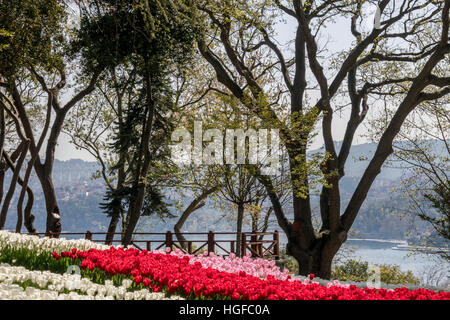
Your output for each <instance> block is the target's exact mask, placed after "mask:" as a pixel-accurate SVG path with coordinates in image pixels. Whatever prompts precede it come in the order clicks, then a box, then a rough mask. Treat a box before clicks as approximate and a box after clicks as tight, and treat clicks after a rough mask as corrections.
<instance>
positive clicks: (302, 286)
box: [0, 231, 450, 300]
mask: <svg viewBox="0 0 450 320" xmlns="http://www.w3.org/2000/svg"><path fill="white" fill-rule="evenodd" d="M2 262H3V263H8V264H12V265H20V266H23V267H25V268H26V270H41V271H36V272H38V273H32V272H31V273H30V275H29V276H28V277H31V278H24V277H23V276H20V277H19V278H11V277H9V278H6V276H3V280H4V279H9V280H4V281H2V278H1V277H0V298H2V290H3V292H4V290H7V289H5V288H4V286H14V288H15V289H11V290H16V291H17V290H19V291H18V294H19V296H20V295H21V294H22V295H23V292H22V293H20V290H22V291H23V290H25V292H26V290H28V291H30V292H31V291H32V292H31V293H30V292H29V293H30V294H32V295H33V296H36V295H37V296H39V294H40V293H39V291H36V290H41V291H42V290H44V291H50V292H53V293H47V292H46V293H45V294H43V295H44V296H45V295H46V294H47V295H48V294H51V295H53V296H54V297H55V298H54V299H59V298H69V299H70V298H74V299H75V298H76V299H78V298H84V297H85V298H87V299H97V298H99V299H102V298H108V299H109V298H114V299H149V298H151V299H162V298H169V299H180V297H183V298H186V299H242V300H255V299H258V300H261V299H276V300H283V299H289V300H291V299H295V300H304V299H307V300H320V299H324V300H398V299H401V300H421V299H427V300H450V292H434V291H432V290H426V289H416V290H408V289H407V288H398V289H390V290H386V289H379V290H377V289H374V288H365V289H360V288H357V287H356V286H353V285H348V284H341V283H339V282H338V281H334V282H330V283H328V285H326V286H323V285H320V284H319V283H316V282H314V281H313V278H314V276H313V275H311V276H310V279H307V280H304V281H299V280H297V279H292V278H291V277H290V276H289V275H288V273H287V271H284V272H281V271H280V270H279V268H278V267H277V266H276V265H275V264H274V262H273V261H266V260H263V259H251V258H250V257H248V256H246V257H243V258H237V257H235V256H233V255H231V256H230V257H227V258H224V257H221V256H217V255H214V254H209V255H208V254H205V255H200V256H193V255H187V254H184V253H182V252H181V251H180V250H175V251H170V250H167V251H165V250H158V251H153V252H148V251H146V250H143V251H139V250H136V249H133V248H128V249H127V248H122V247H120V246H119V247H107V246H103V245H95V244H93V243H92V242H89V241H86V240H65V239H48V238H41V239H39V238H37V237H32V236H26V235H18V234H14V233H9V232H4V231H0V263H2ZM70 265H76V266H79V267H80V270H81V277H82V279H78V280H72V278H68V279H69V280H67V279H66V280H63V278H58V277H64V276H66V275H63V273H64V272H65V271H66V270H67V267H68V266H70ZM0 270H1V269H0ZM45 270H47V271H50V272H51V274H55V276H54V277H55V279H59V280H55V281H56V282H57V283H59V285H56V287H55V285H54V284H53V283H52V282H51V281H53V280H48V279H50V278H51V277H53V276H50V275H49V274H50V273H45V272H43V273H42V271H45ZM33 272H34V271H33ZM39 272H41V273H39ZM19 273H20V272H19ZM0 274H1V272H0ZM5 274H6V273H5ZM22 274H23V273H22ZM43 278H45V279H47V282H45V281H44V280H39V279H43ZM11 279H15V280H11ZM18 279H22V280H23V279H25V280H23V281H22V282H21V281H19V280H18ZM32 279H34V280H32ZM64 279H65V278H64ZM5 281H6V282H5ZM58 281H59V282H58ZM67 281H68V282H67ZM74 281H75V282H74ZM77 281H81V282H77ZM83 281H84V282H83ZM86 281H87V282H86ZM74 283H79V284H81V283H85V285H84V287H83V288H84V289H82V290H81V289H80V288H77V287H73V286H74ZM88 283H90V285H88ZM24 284H25V285H24ZM17 285H18V286H19V287H17ZM28 285H31V287H30V286H28ZM50 285H52V286H53V287H49V286H50ZM26 286H28V287H26ZM95 286H99V287H96V288H99V289H96V291H95V292H97V294H94V295H93V294H92V290H93V289H90V291H89V289H87V288H88V287H90V288H93V287H95ZM25 287H26V288H25ZM73 288H75V289H74V290H73V291H71V290H69V289H73ZM114 288H115V289H114ZM105 290H109V291H108V292H109V294H105V292H107V291H105ZM114 290H116V291H114ZM117 290H118V291H117ZM123 290H125V291H123ZM69 291H70V292H69ZM36 292H37V293H36ZM99 292H100V294H98V293H99ZM113 292H115V293H114V294H112V293H113ZM55 294H57V295H56V296H55ZM152 294H153V296H152ZM70 295H71V296H70Z"/></svg>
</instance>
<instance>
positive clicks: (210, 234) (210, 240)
mask: <svg viewBox="0 0 450 320" xmlns="http://www.w3.org/2000/svg"><path fill="white" fill-rule="evenodd" d="M210 252H214V232H212V231H210V232H208V253H210Z"/></svg>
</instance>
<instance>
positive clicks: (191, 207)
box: [173, 187, 218, 249]
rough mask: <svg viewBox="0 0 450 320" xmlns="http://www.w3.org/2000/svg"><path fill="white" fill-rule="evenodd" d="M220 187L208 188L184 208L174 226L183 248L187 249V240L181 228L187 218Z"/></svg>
mask: <svg viewBox="0 0 450 320" xmlns="http://www.w3.org/2000/svg"><path fill="white" fill-rule="evenodd" d="M217 189H218V187H213V188H210V189H208V190H205V191H203V193H202V194H201V195H200V196H198V197H197V198H195V199H194V200H193V201H192V202H191V204H190V205H189V206H188V207H187V208H186V210H184V212H183V214H182V215H181V217H180V218H179V219H178V221H177V223H176V224H175V226H174V227H173V229H174V231H175V236H176V237H177V240H178V242H179V243H180V246H181V247H182V248H183V249H187V241H186V239H185V238H184V237H183V235H182V234H181V228H183V225H184V223H185V222H186V220H187V218H189V216H190V215H191V213H193V212H194V211H196V210H198V209H200V208H201V207H203V206H204V205H205V203H206V198H207V197H208V196H209V195H210V194H211V193H213V192H215V191H216V190H217Z"/></svg>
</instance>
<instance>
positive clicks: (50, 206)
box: [35, 163, 61, 238]
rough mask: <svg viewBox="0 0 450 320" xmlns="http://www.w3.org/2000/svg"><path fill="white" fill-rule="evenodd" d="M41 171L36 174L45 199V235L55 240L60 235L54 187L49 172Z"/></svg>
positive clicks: (58, 212) (59, 217)
mask: <svg viewBox="0 0 450 320" xmlns="http://www.w3.org/2000/svg"><path fill="white" fill-rule="evenodd" d="M35 165H36V163H35ZM35 169H36V167H35ZM42 171H43V170H42ZM42 171H41V170H36V173H37V176H38V178H39V180H40V182H41V186H42V192H43V193H44V199H45V207H46V211H47V223H46V231H45V235H46V236H50V237H54V238H57V237H59V234H60V233H61V216H60V210H59V207H58V202H57V199H56V192H55V187H54V186H53V182H52V177H51V172H42Z"/></svg>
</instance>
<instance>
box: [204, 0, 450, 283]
mask: <svg viewBox="0 0 450 320" xmlns="http://www.w3.org/2000/svg"><path fill="white" fill-rule="evenodd" d="M371 4H372V2H370V1H357V0H353V1H347V0H345V1H328V0H323V1H319V0H317V1H307V2H302V1H278V0H274V1H251V2H247V1H246V2H243V1H232V0H228V1H203V2H200V4H199V5H198V7H199V10H200V11H201V12H203V13H204V17H205V19H209V21H210V23H211V24H212V25H213V26H214V28H211V29H209V30H208V31H209V32H206V33H205V34H204V37H203V39H201V40H199V41H198V47H199V51H200V52H201V54H202V55H203V57H204V58H205V59H206V60H207V61H208V62H209V64H210V65H211V67H212V68H213V69H214V71H215V72H216V77H217V79H218V81H219V82H220V83H221V84H222V89H223V91H224V94H225V95H227V96H234V97H235V98H237V99H239V100H240V101H241V103H242V104H243V105H244V106H245V107H246V108H247V110H249V111H251V112H253V113H254V114H256V115H258V116H260V117H261V119H262V120H263V121H264V122H265V124H266V125H271V126H272V127H276V128H278V129H279V130H280V136H281V139H282V142H283V144H284V146H285V147H286V149H287V153H288V155H289V163H290V173H291V181H292V189H293V196H292V199H293V200H292V207H293V211H294V219H293V221H290V220H289V219H288V218H287V216H286V214H285V212H284V210H283V208H282V206H281V205H280V201H279V199H278V196H277V195H276V193H275V192H274V188H273V185H272V182H271V179H270V177H268V176H259V179H260V181H261V183H263V184H264V185H265V187H266V189H267V192H268V194H269V197H270V199H271V201H272V204H273V209H274V214H275V215H276V217H277V220H278V223H279V225H280V227H281V228H282V229H283V231H284V232H285V233H286V235H287V238H288V245H287V251H288V253H289V254H290V255H292V256H294V257H295V258H296V260H297V261H298V263H299V272H300V274H303V275H307V274H309V273H314V274H317V275H319V276H320V277H323V278H329V277H330V275H331V264H332V260H333V257H334V256H335V255H336V253H337V251H338V250H339V248H340V247H341V246H342V244H343V243H344V242H345V240H346V239H347V234H348V232H349V230H350V228H351V226H352V224H353V222H354V220H355V218H356V216H357V214H358V212H359V209H360V207H361V205H362V203H363V202H364V200H365V198H366V196H367V192H368V191H369V190H370V188H371V185H372V183H373V181H374V180H375V178H376V177H377V175H378V174H379V172H380V170H381V168H382V165H383V163H384V162H385V161H386V159H387V158H388V157H389V155H390V154H391V153H392V152H393V149H392V143H393V140H394V138H395V137H396V136H397V134H398V132H399V130H400V128H401V126H402V124H403V123H404V121H405V119H406V118H407V117H408V115H409V114H410V113H411V111H412V110H414V108H416V107H417V106H418V105H419V104H420V103H423V102H424V101H428V100H433V99H439V98H441V97H443V96H445V95H446V94H447V93H449V90H450V86H449V85H450V83H449V78H448V74H447V75H445V76H437V75H436V74H434V73H433V72H434V71H435V69H436V68H439V66H440V65H442V64H443V63H444V64H445V61H446V59H448V53H449V52H450V51H449V50H450V45H449V39H448V28H449V17H448V15H449V6H450V1H449V0H446V1H418V0H402V1H390V0H382V1H379V2H378V5H379V8H380V11H381V20H380V23H379V26H378V23H375V26H374V27H371V28H370V29H369V28H367V27H366V23H365V21H366V19H371V18H372V17H366V16H365V14H364V12H365V9H366V8H367V6H369V5H371ZM278 18H285V19H289V20H290V21H292V24H293V28H295V35H294V38H293V39H292V41H291V42H290V43H292V46H291V47H289V46H288V48H289V49H290V50H285V49H286V48H283V47H281V45H279V44H278V43H277V41H276V39H275V38H274V24H275V21H276V20H277V19H278ZM335 19H341V20H342V19H347V20H346V21H348V24H349V29H348V34H349V36H350V37H352V36H353V37H354V41H353V43H352V44H351V46H349V47H348V48H347V49H346V50H343V51H342V52H334V54H332V55H327V54H326V51H324V50H323V49H321V46H323V40H322V41H321V40H320V39H323V37H325V36H326V35H327V33H328V32H330V31H329V30H330V27H332V24H333V21H334V20H335ZM289 52H293V54H292V55H291V56H288V54H289ZM447 69H448V68H447ZM268 78H269V79H271V80H272V81H271V83H272V85H271V86H269V85H267V83H268V81H267V79H268ZM262 83H264V85H262ZM386 94H390V95H396V96H399V97H400V98H399V100H398V103H397V104H396V108H395V110H394V112H393V113H392V114H389V118H388V120H387V123H388V124H387V126H386V127H385V129H384V130H383V131H382V134H381V135H380V137H379V139H378V147H377V150H376V152H375V154H374V155H373V157H372V159H371V160H370V162H369V165H368V166H367V168H366V170H365V172H364V174H363V175H362V177H361V179H360V181H359V183H358V185H357V187H356V190H355V192H354V194H353V196H352V197H351V199H350V201H349V203H348V205H347V206H346V207H345V208H341V205H342V204H341V199H340V191H339V181H340V179H341V178H342V177H343V176H344V174H345V171H344V168H345V164H346V161H347V158H348V155H349V151H350V148H351V145H352V142H353V140H354V137H355V133H356V131H357V129H358V127H359V126H360V125H361V123H362V122H363V120H364V119H365V117H366V115H367V113H368V109H369V106H371V107H372V108H378V106H379V103H377V100H378V98H379V97H380V96H381V97H382V96H384V95H386ZM280 96H281V97H282V98H281V99H280ZM342 99H345V100H344V101H345V102H342ZM342 105H344V106H345V105H347V106H349V107H350V111H349V120H348V122H347V128H346V130H345V135H344V139H343V143H342V146H341V148H340V150H336V148H335V145H334V141H333V140H334V139H333V125H334V123H335V122H334V121H333V119H335V113H336V110H337V109H339V108H341V107H342ZM317 127H319V128H320V129H321V134H322V138H323V141H324V144H325V153H324V155H323V158H322V161H321V162H320V163H318V167H319V168H320V171H321V174H320V177H319V178H318V179H316V180H314V179H313V172H314V170H315V169H314V168H312V167H311V166H310V165H309V164H308V161H307V157H306V152H307V149H308V146H309V145H310V144H309V142H310V141H311V138H312V136H313V135H314V133H315V130H314V129H315V128H317ZM317 185H318V186H319V188H320V189H321V190H320V215H321V220H322V221H321V222H322V224H321V227H320V229H318V230H316V229H315V228H314V226H313V221H312V209H311V194H312V191H313V189H314V188H316V187H317Z"/></svg>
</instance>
